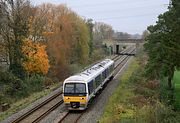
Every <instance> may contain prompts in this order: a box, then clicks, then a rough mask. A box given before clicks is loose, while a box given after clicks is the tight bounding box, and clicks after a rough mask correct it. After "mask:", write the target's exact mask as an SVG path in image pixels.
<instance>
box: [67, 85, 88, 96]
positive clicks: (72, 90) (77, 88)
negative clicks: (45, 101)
mask: <svg viewBox="0 0 180 123" xmlns="http://www.w3.org/2000/svg"><path fill="white" fill-rule="evenodd" d="M64 95H78V96H81V95H82V96H84V95H86V85H85V84H84V83H66V84H65V87H64Z"/></svg>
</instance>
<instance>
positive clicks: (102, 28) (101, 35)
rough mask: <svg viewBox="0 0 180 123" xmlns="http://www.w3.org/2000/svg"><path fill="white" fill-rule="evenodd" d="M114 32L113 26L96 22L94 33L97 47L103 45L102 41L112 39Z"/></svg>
mask: <svg viewBox="0 0 180 123" xmlns="http://www.w3.org/2000/svg"><path fill="white" fill-rule="evenodd" d="M113 33H114V31H113V29H112V26H110V25H108V24H105V23H102V22H95V24H94V31H93V39H94V43H95V45H97V46H98V45H100V46H101V45H102V41H103V40H104V39H111V38H112V35H113Z"/></svg>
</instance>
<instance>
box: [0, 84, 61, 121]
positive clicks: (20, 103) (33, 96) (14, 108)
mask: <svg viewBox="0 0 180 123" xmlns="http://www.w3.org/2000/svg"><path fill="white" fill-rule="evenodd" d="M59 86H60V83H56V84H54V85H52V86H51V87H50V88H49V89H45V90H43V91H41V92H36V93H33V94H31V95H30V96H28V97H27V98H24V99H21V100H19V101H17V102H15V103H13V104H12V105H11V108H9V109H8V110H7V111H4V112H0V121H2V120H4V119H5V118H7V117H9V116H10V115H12V114H14V113H16V112H17V111H19V110H21V109H23V108H25V107H27V106H29V105H30V104H31V103H33V102H34V101H36V100H38V99H40V98H42V97H44V96H46V95H48V94H49V93H50V92H52V90H55V89H56V88H57V87H59Z"/></svg>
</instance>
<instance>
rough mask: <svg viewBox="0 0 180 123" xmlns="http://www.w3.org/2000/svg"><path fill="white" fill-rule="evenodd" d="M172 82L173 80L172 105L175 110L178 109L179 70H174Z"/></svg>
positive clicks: (179, 105) (179, 108) (179, 107)
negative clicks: (173, 100) (173, 101)
mask: <svg viewBox="0 0 180 123" xmlns="http://www.w3.org/2000/svg"><path fill="white" fill-rule="evenodd" d="M173 82H174V97H175V103H174V106H175V108H176V109H177V110H180V71H175V73H174V77H173Z"/></svg>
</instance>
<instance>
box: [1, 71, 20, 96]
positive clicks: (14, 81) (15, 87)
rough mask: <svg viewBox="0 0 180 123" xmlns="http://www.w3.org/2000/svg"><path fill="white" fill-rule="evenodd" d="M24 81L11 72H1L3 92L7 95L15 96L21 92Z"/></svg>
mask: <svg viewBox="0 0 180 123" xmlns="http://www.w3.org/2000/svg"><path fill="white" fill-rule="evenodd" d="M22 83H23V82H22V80H21V79H19V78H18V77H16V76H14V75H13V74H12V73H9V72H0V84H1V85H2V88H1V90H2V91H3V93H4V94H5V95H10V96H14V95H15V94H16V93H15V92H17V91H19V90H21V89H22Z"/></svg>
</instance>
